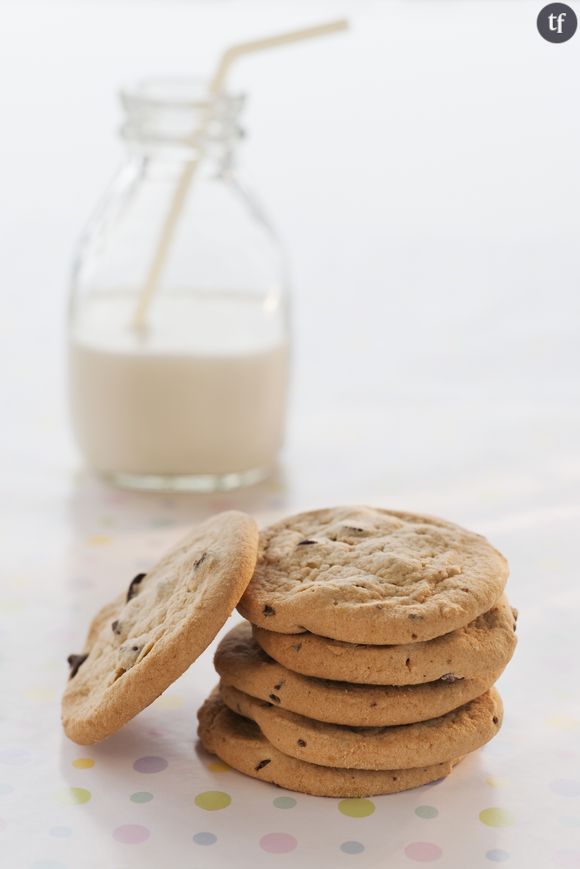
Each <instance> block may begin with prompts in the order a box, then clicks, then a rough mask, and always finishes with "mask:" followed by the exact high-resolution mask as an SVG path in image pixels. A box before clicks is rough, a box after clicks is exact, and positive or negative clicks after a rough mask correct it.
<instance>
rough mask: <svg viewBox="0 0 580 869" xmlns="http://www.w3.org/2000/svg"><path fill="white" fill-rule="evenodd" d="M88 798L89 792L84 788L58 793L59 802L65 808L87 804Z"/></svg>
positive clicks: (68, 789) (69, 789)
mask: <svg viewBox="0 0 580 869" xmlns="http://www.w3.org/2000/svg"><path fill="white" fill-rule="evenodd" d="M90 798H91V792H90V791H88V790H87V789H86V788H65V789H64V790H63V791H61V792H60V801H61V803H64V805H65V806H79V805H81V803H88V801H89V800H90Z"/></svg>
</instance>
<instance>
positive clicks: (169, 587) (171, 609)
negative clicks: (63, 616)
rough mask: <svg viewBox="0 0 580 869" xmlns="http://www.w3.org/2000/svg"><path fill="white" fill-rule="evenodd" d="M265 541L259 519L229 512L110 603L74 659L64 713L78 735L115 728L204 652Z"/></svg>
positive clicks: (90, 739)
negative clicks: (259, 532)
mask: <svg viewBox="0 0 580 869" xmlns="http://www.w3.org/2000/svg"><path fill="white" fill-rule="evenodd" d="M257 542H258V532H257V528H256V525H255V523H254V521H253V519H251V518H250V517H249V516H246V515H245V514H244V513H238V512H233V511H232V512H228V513H221V514H219V515H217V516H215V517H213V518H211V519H209V520H207V521H206V522H203V523H202V524H201V525H199V526H198V527H196V528H194V529H193V530H192V531H191V532H190V533H189V534H188V536H187V537H186V538H185V539H184V540H182V541H181V543H179V544H178V545H177V546H176V547H175V548H174V549H172V550H171V551H170V552H169V553H168V554H167V555H166V556H165V557H164V558H162V559H161V560H160V561H159V562H158V563H157V564H156V565H155V567H153V569H152V570H150V571H149V572H148V573H147V574H139V575H138V576H137V577H135V579H133V580H132V582H131V584H130V585H129V589H128V591H127V592H126V593H125V594H123V595H121V596H120V597H118V598H117V599H116V600H115V601H113V602H112V603H111V604H107V605H106V606H105V607H103V609H102V610H101V611H100V612H99V613H98V614H97V616H96V617H95V619H94V620H93V622H92V624H91V626H90V629H89V634H88V637H87V642H86V646H85V649H84V652H83V654H81V655H78V656H71V658H70V659H69V662H70V664H71V672H70V676H69V681H68V684H67V687H66V690H65V692H64V696H63V700H62V719H63V725H64V729H65V732H66V734H67V735H68V736H69V737H70V738H71V739H73V740H74V741H75V742H78V743H80V744H82V745H89V744H91V743H94V742H98V741H99V740H101V739H104V738H105V737H107V736H109V735H110V734H111V733H114V732H115V731H116V730H118V729H119V728H120V727H121V726H122V725H123V724H125V723H126V722H127V721H129V720H130V719H131V718H133V716H134V715H136V714H137V713H138V712H140V711H141V710H142V709H144V708H145V707H146V706H148V705H149V704H150V703H152V702H153V701H154V700H155V699H156V698H157V697H158V696H159V695H160V694H161V693H162V692H163V691H164V690H165V689H166V688H167V687H168V686H169V685H170V684H171V683H172V682H174V681H175V679H177V678H178V677H179V676H180V675H181V674H182V673H183V672H184V671H185V670H186V669H187V667H189V665H190V664H191V663H192V662H193V661H194V660H195V659H196V658H197V657H199V655H200V654H201V653H202V652H203V651H204V649H205V648H207V646H208V645H209V643H210V642H211V641H212V639H213V638H214V636H215V634H216V633H217V631H218V630H219V629H220V628H221V627H222V625H223V624H224V623H225V621H226V619H227V618H228V616H229V615H230V613H231V611H232V609H233V608H234V607H235V605H236V603H237V602H238V600H239V599H240V597H241V595H242V594H243V591H244V589H245V588H246V586H247V584H248V582H249V581H250V578H251V576H252V571H253V569H254V565H255V561H256V551H257Z"/></svg>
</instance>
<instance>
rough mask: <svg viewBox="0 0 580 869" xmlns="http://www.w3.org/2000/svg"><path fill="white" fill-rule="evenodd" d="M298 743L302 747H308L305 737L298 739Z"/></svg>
mask: <svg viewBox="0 0 580 869" xmlns="http://www.w3.org/2000/svg"><path fill="white" fill-rule="evenodd" d="M297 745H299V746H300V748H306V742H305V741H304V740H303V739H298V740H297Z"/></svg>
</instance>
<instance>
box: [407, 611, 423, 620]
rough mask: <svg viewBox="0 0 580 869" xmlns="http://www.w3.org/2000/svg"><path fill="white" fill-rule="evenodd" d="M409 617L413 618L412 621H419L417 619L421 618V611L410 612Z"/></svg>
mask: <svg viewBox="0 0 580 869" xmlns="http://www.w3.org/2000/svg"><path fill="white" fill-rule="evenodd" d="M407 618H408V619H411V621H417V619H420V618H421V616H420V615H419V613H409V615H408V616H407Z"/></svg>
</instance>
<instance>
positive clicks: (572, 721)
mask: <svg viewBox="0 0 580 869" xmlns="http://www.w3.org/2000/svg"><path fill="white" fill-rule="evenodd" d="M546 724H547V725H548V727H553V728H554V730H566V731H575V730H580V720H579V719H578V718H572V716H571V715H552V716H551V717H550V718H548V719H547V721H546Z"/></svg>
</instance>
